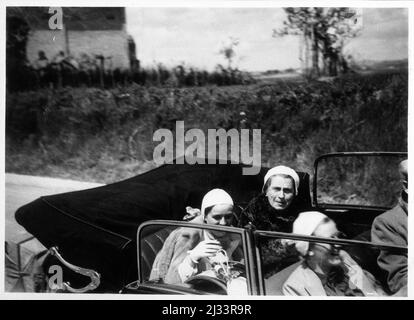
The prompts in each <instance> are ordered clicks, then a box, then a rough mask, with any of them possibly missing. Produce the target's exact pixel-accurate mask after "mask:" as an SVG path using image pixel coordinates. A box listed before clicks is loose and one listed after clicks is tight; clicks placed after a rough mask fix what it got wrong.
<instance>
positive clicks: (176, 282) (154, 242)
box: [123, 220, 258, 295]
mask: <svg viewBox="0 0 414 320" xmlns="http://www.w3.org/2000/svg"><path fill="white" fill-rule="evenodd" d="M206 233H208V234H209V235H211V234H213V235H214V236H215V237H216V238H217V239H219V241H221V244H222V248H223V249H225V250H224V251H225V253H224V254H223V255H224V256H225V258H226V259H227V260H225V259H224V260H223V261H224V262H223V261H218V262H217V261H213V262H211V263H210V260H209V261H207V262H205V263H204V261H203V264H201V263H200V265H199V266H197V268H199V270H197V271H196V272H195V273H194V275H192V276H190V277H189V278H187V279H183V278H180V274H179V273H178V271H177V270H176V269H177V268H178V267H177V266H180V265H181V263H182V262H183V260H184V259H185V256H186V255H187V252H188V250H191V249H193V248H194V247H195V246H196V245H197V243H198V242H199V241H201V240H202V239H204V238H203V237H206V236H205V234H206ZM250 242H251V237H250V236H249V234H248V231H247V230H245V229H241V228H234V227H224V226H212V225H207V224H198V223H190V222H183V221H165V220H153V221H148V222H145V223H143V224H142V225H141V226H140V227H139V229H138V232H137V253H138V254H137V257H138V260H137V263H138V274H137V281H135V282H133V283H131V284H129V285H128V286H126V288H125V289H124V290H123V293H135V294H199V295H203V294H220V295H226V294H236V295H241V294H247V295H255V294H258V289H257V288H258V286H257V282H258V280H257V275H256V268H255V263H256V258H255V257H254V253H255V250H254V245H252V244H251V243H250ZM226 262H228V263H227V265H226ZM226 266H227V267H226ZM210 267H211V268H210ZM174 268H176V269H174ZM223 270H224V271H223ZM230 283H231V284H230Z"/></svg>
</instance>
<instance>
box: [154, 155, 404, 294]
mask: <svg viewBox="0 0 414 320" xmlns="http://www.w3.org/2000/svg"><path fill="white" fill-rule="evenodd" d="M407 172H408V169H407V160H405V161H403V162H401V164H400V173H401V177H402V192H401V196H400V198H399V202H398V204H397V206H396V207H394V208H393V209H391V210H389V211H387V212H384V213H383V214H381V215H380V216H378V217H377V218H376V219H375V220H374V222H373V224H372V230H371V240H372V241H373V242H374V243H376V244H379V245H400V246H407V213H408V211H407V201H408V174H407ZM299 185H300V179H299V175H298V174H297V173H296V171H295V170H293V169H291V168H289V167H285V166H277V167H274V168H272V169H270V170H269V171H268V172H267V174H266V175H265V177H264V182H263V188H262V190H261V193H260V195H259V196H257V197H255V198H254V199H252V200H251V201H250V203H249V204H248V205H247V207H246V208H245V209H244V210H243V211H242V213H241V215H240V216H239V217H237V218H238V221H237V223H235V221H234V219H235V216H234V214H233V208H234V202H233V199H232V198H231V196H230V195H229V194H228V193H227V192H226V191H225V190H222V189H213V190H211V191H209V192H208V193H207V194H206V195H205V196H204V198H203V200H202V204H201V209H200V210H199V209H193V208H189V207H188V208H187V209H188V214H187V216H186V220H189V221H191V222H193V223H205V224H209V225H221V226H238V227H242V228H253V229H259V230H265V231H279V232H285V233H293V234H296V235H302V236H314V237H322V238H328V239H330V238H332V239H337V238H339V239H340V238H343V235H342V233H341V232H340V231H339V230H338V229H337V224H336V223H335V221H334V220H332V219H331V218H330V217H328V216H327V215H325V214H323V213H321V212H318V211H310V210H306V208H305V210H304V209H303V208H302V209H298V208H297V207H296V206H295V205H294V203H295V200H296V198H297V196H298V190H299ZM240 242H241V239H240V236H238V237H236V236H235V235H232V233H226V232H217V231H214V232H213V231H207V230H204V229H195V228H179V229H176V230H175V231H173V232H172V233H171V234H170V235H169V237H168V238H167V239H166V241H165V243H164V246H163V248H162V249H161V251H160V252H159V253H158V255H157V257H156V259H155V262H154V264H153V269H152V272H151V276H150V279H151V280H157V281H163V282H165V283H169V284H179V283H185V282H186V281H187V280H188V279H190V278H191V277H193V276H194V275H207V276H211V277H214V276H218V275H223V272H217V270H221V271H222V270H223V269H226V267H225V266H226V264H225V263H226V261H227V262H228V261H230V260H235V261H239V262H241V263H243V261H244V257H243V252H242V250H241V249H240V248H241V246H240ZM262 250H263V251H262V257H264V260H263V269H264V270H265V269H266V268H267V269H268V268H269V267H270V268H276V270H280V269H282V268H284V267H286V265H283V264H284V262H285V261H288V264H290V265H293V264H294V263H295V266H296V268H295V269H294V270H293V272H291V273H290V275H289V276H288V278H287V279H286V281H284V283H283V294H284V295H294V296H389V295H393V296H406V295H407V255H406V254H396V253H393V252H391V251H389V250H385V249H384V250H381V251H380V254H379V256H378V259H377V262H378V266H379V267H380V269H381V270H382V271H383V272H384V273H385V274H386V279H387V280H386V283H380V281H378V280H377V279H376V278H375V277H374V276H373V275H372V274H371V273H370V272H368V271H367V270H364V269H363V267H361V266H360V265H359V264H358V263H357V262H356V261H355V259H354V258H353V257H352V256H351V254H350V253H348V252H347V250H346V249H345V246H341V245H338V244H329V243H322V242H316V241H310V240H309V241H304V240H285V239H283V240H282V239H276V240H272V241H271V242H268V243H266V244H265V245H264V249H262ZM270 255H273V256H275V255H276V257H277V259H276V260H266V257H268V256H270ZM224 274H226V273H225V272H224ZM219 278H220V277H219ZM234 278H235V277H233V278H232V277H227V278H225V280H227V282H228V284H229V283H233V284H234V283H237V290H235V291H234V292H236V293H237V294H247V284H246V279H245V278H244V277H242V276H239V277H237V279H238V280H239V281H238V282H236V281H234ZM228 289H229V291H230V290H231V286H230V285H228ZM233 290H234V288H233Z"/></svg>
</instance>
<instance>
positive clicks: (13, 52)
mask: <svg viewBox="0 0 414 320" xmlns="http://www.w3.org/2000/svg"><path fill="white" fill-rule="evenodd" d="M11 13H14V12H13V11H8V12H7V18H6V21H7V22H6V61H7V64H6V77H7V82H6V83H7V89H8V90H12V91H13V90H16V89H17V88H19V87H20V86H21V85H22V83H23V81H24V80H26V79H27V76H26V77H25V76H23V74H24V72H25V69H27V60H26V44H27V40H28V36H29V31H30V28H29V25H28V24H27V22H26V21H25V20H24V19H22V18H21V17H19V16H18V15H14V14H11Z"/></svg>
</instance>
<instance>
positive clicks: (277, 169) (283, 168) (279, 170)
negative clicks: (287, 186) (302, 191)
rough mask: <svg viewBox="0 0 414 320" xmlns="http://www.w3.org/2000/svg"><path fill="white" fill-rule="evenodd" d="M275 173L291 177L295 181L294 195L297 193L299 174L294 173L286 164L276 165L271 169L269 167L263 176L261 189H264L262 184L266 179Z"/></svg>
mask: <svg viewBox="0 0 414 320" xmlns="http://www.w3.org/2000/svg"><path fill="white" fill-rule="evenodd" d="M277 174H284V175H287V176H289V177H291V178H292V179H293V181H294V182H295V191H296V192H295V195H296V196H297V195H298V191H299V176H298V174H297V173H296V171H295V170H293V169H291V168H289V167H286V166H277V167H273V168H272V169H269V171H267V173H266V175H265V177H264V181H263V191H264V186H265V184H266V182H267V180H269V178H270V177H272V176H274V175H277Z"/></svg>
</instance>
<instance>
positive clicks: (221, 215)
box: [204, 204, 233, 237]
mask: <svg viewBox="0 0 414 320" xmlns="http://www.w3.org/2000/svg"><path fill="white" fill-rule="evenodd" d="M204 220H205V222H206V223H207V224H213V225H220V226H230V225H231V224H232V222H233V206H232V205H231V204H216V205H215V206H214V207H213V208H212V209H211V211H210V212H209V213H207V214H206V216H205V218H204ZM210 232H211V233H212V234H213V235H215V236H217V237H220V236H223V235H224V234H225V232H219V231H210Z"/></svg>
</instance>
